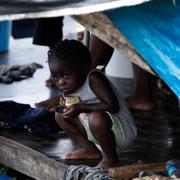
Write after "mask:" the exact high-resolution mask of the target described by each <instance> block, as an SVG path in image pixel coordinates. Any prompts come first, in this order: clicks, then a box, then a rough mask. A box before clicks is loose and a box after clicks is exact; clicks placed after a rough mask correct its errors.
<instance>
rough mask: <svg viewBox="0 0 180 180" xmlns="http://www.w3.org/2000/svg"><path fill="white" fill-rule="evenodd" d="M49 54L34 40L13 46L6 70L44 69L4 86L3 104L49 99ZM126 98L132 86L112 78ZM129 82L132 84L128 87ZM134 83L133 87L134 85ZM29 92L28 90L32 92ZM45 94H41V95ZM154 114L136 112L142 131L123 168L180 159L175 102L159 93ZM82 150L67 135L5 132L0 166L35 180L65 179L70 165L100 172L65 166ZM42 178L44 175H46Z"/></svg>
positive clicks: (123, 154)
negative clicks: (24, 66) (68, 157)
mask: <svg viewBox="0 0 180 180" xmlns="http://www.w3.org/2000/svg"><path fill="white" fill-rule="evenodd" d="M46 52H47V48H44V47H38V46H35V47H34V46H32V43H31V40H26V39H25V40H19V41H17V42H13V43H12V47H11V48H10V51H9V53H7V54H1V55H0V60H1V62H0V63H1V64H9V65H12V64H13V65H14V64H25V63H28V62H37V63H42V64H43V65H44V68H43V69H41V70H38V71H37V72H36V73H35V75H34V76H33V78H30V79H27V80H24V81H20V82H16V83H13V84H10V85H2V84H0V92H1V96H0V100H1V101H2V100H7V99H11V100H16V101H17V100H18V102H21V103H29V104H31V105H32V104H33V103H34V102H37V101H40V100H43V99H46V98H48V97H49V96H50V95H51V94H52V93H54V92H52V91H51V90H50V89H48V88H46V87H45V86H44V82H45V80H46V78H48V75H49V71H48V69H47V64H46V63H45V60H46ZM110 78H111V79H112V81H113V82H114V84H115V85H116V86H117V87H118V89H119V90H120V91H121V93H122V94H123V95H124V94H126V95H128V94H129V93H130V90H132V81H130V80H128V79H120V78H112V77H110ZM125 82H128V83H125ZM130 82H131V83H130ZM27 87H28V88H27ZM39 89H41V91H39ZM154 99H155V103H156V108H155V110H154V111H149V112H142V111H131V112H132V115H133V117H134V119H135V123H136V125H137V127H138V138H137V139H136V141H135V142H134V144H132V145H131V146H130V147H129V148H128V149H126V150H124V151H122V152H121V153H120V154H119V159H120V162H121V166H125V165H132V164H136V163H137V162H138V161H139V160H141V161H142V162H143V163H145V164H149V163H158V162H166V161H167V160H169V159H173V158H175V159H180V151H179V149H180V143H179V139H180V130H179V127H180V112H179V110H178V103H177V100H176V98H175V97H174V96H171V97H167V96H164V95H162V94H160V93H158V92H157V91H156V90H155V91H154ZM77 148H78V147H77V145H76V144H75V143H74V142H73V141H72V140H71V139H70V138H69V137H68V136H67V135H66V134H64V133H60V134H47V135H43V136H37V135H36V136H35V135H31V134H27V133H23V132H13V131H7V130H4V131H2V130H1V131H0V164H4V165H6V166H8V167H11V168H13V169H15V170H17V171H19V172H22V173H24V174H27V175H29V176H31V177H33V178H34V179H40V180H41V179H42V180H46V179H47V180H56V179H62V177H63V174H64V171H65V169H66V167H67V166H69V165H80V164H85V165H90V166H95V165H96V164H97V163H98V162H97V161H65V160H64V155H65V154H66V153H68V152H71V151H72V150H75V149H77ZM42 172H43V173H42Z"/></svg>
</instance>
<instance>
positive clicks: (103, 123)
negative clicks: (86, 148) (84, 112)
mask: <svg viewBox="0 0 180 180" xmlns="http://www.w3.org/2000/svg"><path fill="white" fill-rule="evenodd" d="M111 127H112V121H111V119H110V117H109V115H108V114H107V113H105V112H103V111H94V112H92V113H91V117H90V121H89V128H90V131H91V133H92V134H93V136H94V137H95V139H96V140H97V141H98V143H99V145H100V147H101V149H102V152H103V159H102V160H101V162H100V163H99V164H98V166H99V167H105V168H109V167H113V166H116V165H117V164H118V162H119V161H118V157H117V152H116V141H115V136H114V133H113V132H112V130H111Z"/></svg>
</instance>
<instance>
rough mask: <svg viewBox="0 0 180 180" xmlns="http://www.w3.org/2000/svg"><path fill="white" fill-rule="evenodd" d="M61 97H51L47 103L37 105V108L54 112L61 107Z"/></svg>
mask: <svg viewBox="0 0 180 180" xmlns="http://www.w3.org/2000/svg"><path fill="white" fill-rule="evenodd" d="M59 99H60V96H55V97H51V98H49V99H47V100H45V101H41V102H39V103H35V107H36V108H45V109H47V110H49V111H54V109H55V108H56V107H57V106H58V105H59Z"/></svg>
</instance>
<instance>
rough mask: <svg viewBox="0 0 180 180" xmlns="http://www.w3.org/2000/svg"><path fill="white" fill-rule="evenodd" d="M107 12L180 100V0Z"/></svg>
mask: <svg viewBox="0 0 180 180" xmlns="http://www.w3.org/2000/svg"><path fill="white" fill-rule="evenodd" d="M105 14H106V15H107V16H108V17H109V19H111V21H112V22H113V24H114V25H115V26H116V27H117V28H118V29H119V30H120V32H121V33H122V34H123V35H124V36H125V37H126V38H127V39H128V41H129V43H130V44H131V45H132V46H133V47H134V48H135V49H136V51H137V52H138V53H139V54H140V55H141V56H142V57H143V58H144V60H145V61H146V62H147V64H149V66H150V67H151V68H152V69H153V70H154V71H155V72H156V73H157V74H158V75H159V77H160V78H161V79H163V80H164V81H165V82H166V84H167V85H168V86H169V87H170V88H171V89H172V91H173V92H174V93H175V94H176V95H177V97H178V98H179V99H180V0H176V1H175V0H174V1H173V0H153V1H150V2H147V3H144V4H141V5H138V6H131V7H123V8H118V9H115V10H109V11H106V12H105Z"/></svg>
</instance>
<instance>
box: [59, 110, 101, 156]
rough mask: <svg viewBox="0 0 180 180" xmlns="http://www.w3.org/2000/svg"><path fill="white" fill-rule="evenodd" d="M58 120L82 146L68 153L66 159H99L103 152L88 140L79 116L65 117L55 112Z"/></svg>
mask: <svg viewBox="0 0 180 180" xmlns="http://www.w3.org/2000/svg"><path fill="white" fill-rule="evenodd" d="M55 119H56V122H57V123H58V124H59V125H60V127H61V128H62V129H63V130H64V131H65V132H66V133H67V134H68V135H69V136H70V137H72V138H73V139H74V141H75V142H77V144H78V145H79V146H80V149H79V150H77V151H74V152H71V153H68V154H67V155H66V156H65V158H66V159H99V158H101V152H100V151H99V150H98V149H97V147H96V146H95V144H94V143H92V142H91V141H88V139H87V135H86V131H85V129H84V127H83V125H82V124H81V122H80V120H79V119H78V118H76V119H64V118H63V117H62V115H61V114H59V113H56V114H55Z"/></svg>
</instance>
